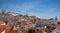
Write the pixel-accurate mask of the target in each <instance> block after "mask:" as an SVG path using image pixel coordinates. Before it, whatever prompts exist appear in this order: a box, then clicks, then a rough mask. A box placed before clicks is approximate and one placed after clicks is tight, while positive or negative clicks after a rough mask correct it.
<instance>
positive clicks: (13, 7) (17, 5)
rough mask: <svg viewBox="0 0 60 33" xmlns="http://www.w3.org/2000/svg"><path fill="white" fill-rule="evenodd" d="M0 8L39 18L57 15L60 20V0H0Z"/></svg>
mask: <svg viewBox="0 0 60 33" xmlns="http://www.w3.org/2000/svg"><path fill="white" fill-rule="evenodd" d="M2 9H6V10H7V11H12V12H16V13H21V14H26V13H28V15H35V16H37V17H40V18H51V17H53V18H54V17H55V16H57V17H58V19H59V20H60V0H0V10H2Z"/></svg>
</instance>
